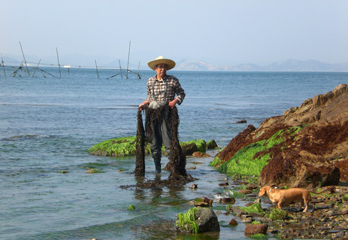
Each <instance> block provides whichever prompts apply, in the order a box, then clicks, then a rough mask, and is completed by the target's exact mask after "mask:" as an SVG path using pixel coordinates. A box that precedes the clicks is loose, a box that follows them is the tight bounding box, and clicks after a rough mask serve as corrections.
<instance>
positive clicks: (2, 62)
mask: <svg viewBox="0 0 348 240" xmlns="http://www.w3.org/2000/svg"><path fill="white" fill-rule="evenodd" d="M1 65H2V68H3V69H4V76H5V77H6V71H5V64H4V60H3V59H2V53H1Z"/></svg>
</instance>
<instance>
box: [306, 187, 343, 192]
mask: <svg viewBox="0 0 348 240" xmlns="http://www.w3.org/2000/svg"><path fill="white" fill-rule="evenodd" d="M325 191H327V192H328V193H334V192H336V187H335V186H328V187H326V188H325V189H323V190H321V191H320V192H313V191H309V192H310V193H314V194H320V193H323V192H325Z"/></svg>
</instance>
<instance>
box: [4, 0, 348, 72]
mask: <svg viewBox="0 0 348 240" xmlns="http://www.w3.org/2000/svg"><path fill="white" fill-rule="evenodd" d="M0 6H1V7H0V22H1V24H0V53H2V55H3V56H11V57H12V56H19V57H20V59H19V60H21V56H22V53H21V49H20V46H19V41H20V42H21V44H22V47H23V50H24V53H25V56H26V57H27V58H30V59H37V60H38V59H45V60H46V61H55V60H54V59H56V48H57V49H58V52H59V56H60V61H61V64H81V65H85V64H89V63H90V65H94V60H97V61H98V62H100V63H101V64H106V63H108V62H112V61H117V63H118V60H119V59H120V60H122V61H127V57H128V46H129V42H130V41H131V51H130V52H131V55H130V61H131V62H132V63H134V64H138V63H139V62H141V65H146V63H147V62H148V61H149V60H152V59H154V58H156V57H157V56H159V55H163V56H164V57H168V58H172V59H174V60H176V61H180V60H182V59H188V60H192V61H197V60H201V61H205V62H208V63H211V64H214V65H226V66H228V65H235V64H240V63H255V64H259V65H267V64H271V63H273V62H276V61H283V60H286V59H297V60H308V59H313V60H319V61H323V62H327V63H348V1H346V0H289V1H288V0H214V1H213V0H211V1H208V0H206V1H205V0H199V1H198V0H197V1H194V0H183V1H181V0H175V1H168V0H162V1H161V0H156V1H152V0H127V1H126V0H124V1H117V0H94V1H92V0H0Z"/></svg>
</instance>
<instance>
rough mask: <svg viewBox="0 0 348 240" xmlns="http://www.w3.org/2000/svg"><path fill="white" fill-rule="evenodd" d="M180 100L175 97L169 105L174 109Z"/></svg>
mask: <svg viewBox="0 0 348 240" xmlns="http://www.w3.org/2000/svg"><path fill="white" fill-rule="evenodd" d="M178 102H179V100H178V99H177V98H175V99H174V100H173V101H171V102H169V107H170V108H171V109H173V108H174V107H175V105H176V104H177V103H178Z"/></svg>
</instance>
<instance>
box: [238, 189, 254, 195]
mask: <svg viewBox="0 0 348 240" xmlns="http://www.w3.org/2000/svg"><path fill="white" fill-rule="evenodd" d="M238 192H239V193H241V194H249V193H251V191H250V190H248V189H242V190H239V191H238Z"/></svg>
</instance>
